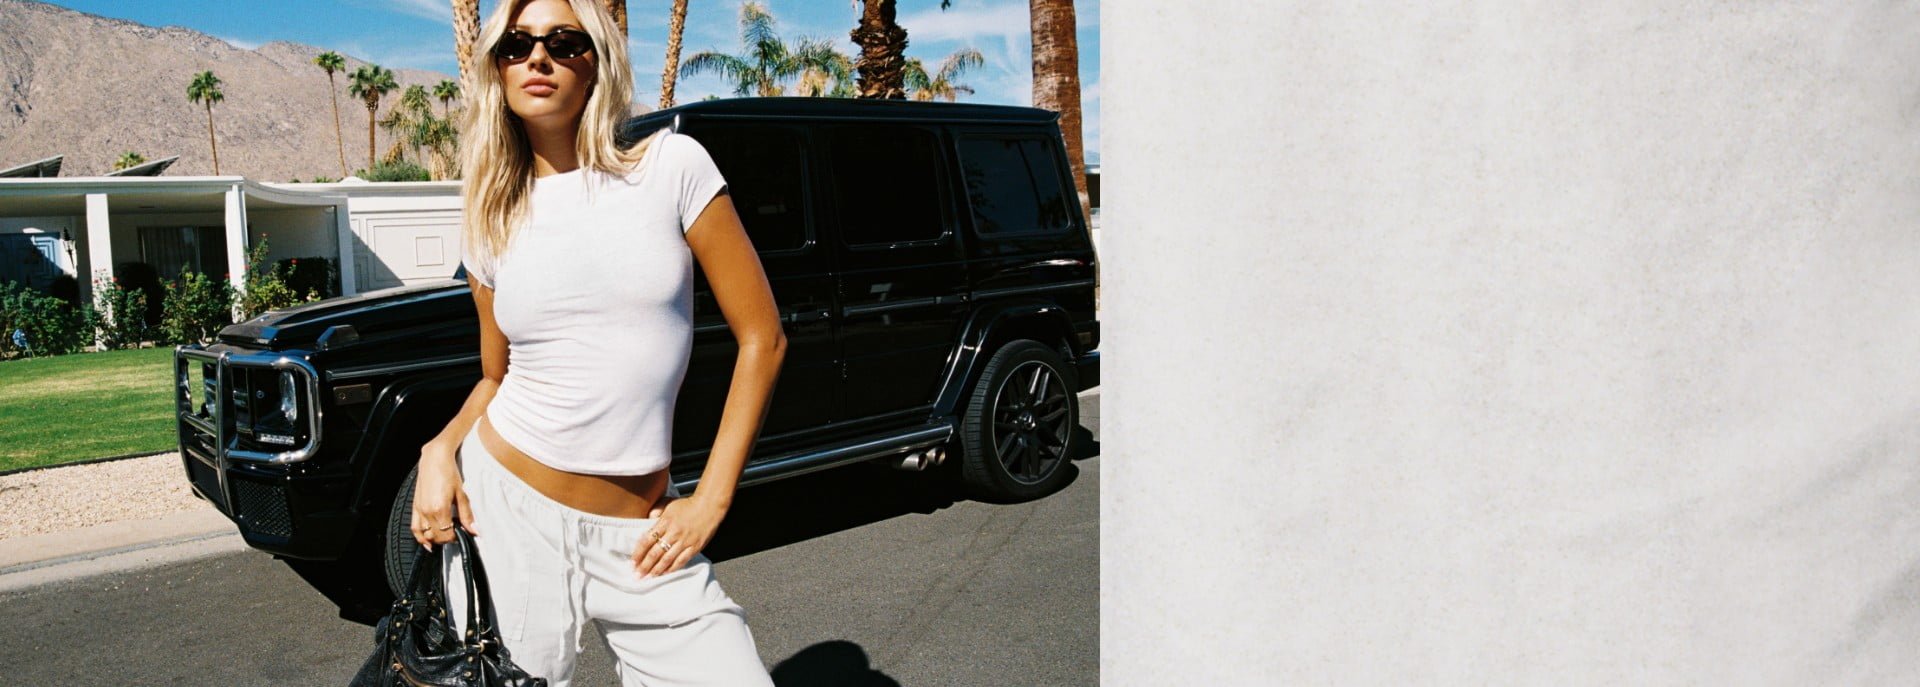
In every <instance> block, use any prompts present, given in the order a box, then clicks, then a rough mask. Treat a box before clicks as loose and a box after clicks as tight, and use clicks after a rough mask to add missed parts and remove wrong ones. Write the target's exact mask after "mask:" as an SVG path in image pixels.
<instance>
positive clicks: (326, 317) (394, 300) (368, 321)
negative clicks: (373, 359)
mask: <svg viewBox="0 0 1920 687" xmlns="http://www.w3.org/2000/svg"><path fill="white" fill-rule="evenodd" d="M470 298H471V295H470V293H469V289H468V287H467V283H466V282H465V281H464V280H454V279H446V280H434V281H431V282H427V283H424V284H413V285H408V286H396V287H393V288H388V289H379V290H375V291H366V292H362V293H358V294H355V295H352V296H340V297H336V298H327V299H323V300H318V301H314V302H312V303H303V304H301V305H296V306H293V307H291V308H284V309H280V310H269V311H267V312H264V313H261V314H260V315H259V316H257V317H254V318H253V319H250V320H247V321H245V322H240V323H237V324H231V325H228V326H227V327H225V328H223V329H221V330H220V340H221V341H222V342H224V343H229V344H235V345H240V346H248V347H255V348H267V349H271V350H276V351H282V350H287V349H290V348H309V347H312V346H313V345H314V343H315V342H316V341H317V340H318V339H319V338H320V335H321V334H322V333H324V332H325V331H327V329H328V328H330V327H333V326H334V325H341V324H350V325H353V329H354V332H355V333H356V334H358V341H363V342H364V341H367V340H370V339H386V338H390V337H394V336H405V335H408V334H411V333H415V332H421V331H425V330H428V329H433V328H437V327H440V326H444V325H445V324H446V323H448V322H451V321H453V320H457V319H460V318H470V317H473V316H474V313H473V305H472V301H471V300H470Z"/></svg>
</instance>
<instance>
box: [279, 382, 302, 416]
mask: <svg viewBox="0 0 1920 687" xmlns="http://www.w3.org/2000/svg"><path fill="white" fill-rule="evenodd" d="M293 394H294V385H293V373H292V372H291V371H287V370H281V371H280V414H281V415H282V416H284V417H286V418H287V426H288V427H292V426H294V421H295V420H298V419H300V403H299V401H298V400H297V399H296V398H295V397H294V395H293Z"/></svg>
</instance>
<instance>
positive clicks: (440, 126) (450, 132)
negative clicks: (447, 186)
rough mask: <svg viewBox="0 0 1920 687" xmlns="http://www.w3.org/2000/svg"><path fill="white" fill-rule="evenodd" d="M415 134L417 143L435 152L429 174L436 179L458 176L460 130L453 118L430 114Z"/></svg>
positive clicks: (428, 168)
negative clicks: (454, 123)
mask: <svg viewBox="0 0 1920 687" xmlns="http://www.w3.org/2000/svg"><path fill="white" fill-rule="evenodd" d="M415 136H416V138H415V139H414V143H415V145H422V146H426V147H427V150H430V151H432V152H433V158H432V159H431V160H430V162H431V164H430V165H429V166H428V167H427V173H428V175H429V176H431V177H433V178H435V179H452V178H458V175H457V173H458V172H459V170H460V165H459V160H460V130H459V129H458V128H456V127H455V126H454V125H453V120H451V119H447V118H445V117H431V116H430V117H429V118H428V119H427V121H426V122H425V123H424V124H422V125H421V126H420V128H419V129H418V130H417V131H416V134H415Z"/></svg>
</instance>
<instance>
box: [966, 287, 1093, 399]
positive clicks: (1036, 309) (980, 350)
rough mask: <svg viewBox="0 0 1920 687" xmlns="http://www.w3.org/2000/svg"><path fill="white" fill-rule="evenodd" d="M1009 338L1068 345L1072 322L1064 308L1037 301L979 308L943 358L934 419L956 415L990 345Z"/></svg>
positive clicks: (981, 366) (984, 361) (968, 318)
mask: <svg viewBox="0 0 1920 687" xmlns="http://www.w3.org/2000/svg"><path fill="white" fill-rule="evenodd" d="M1012 338H1028V339H1037V340H1040V341H1042V342H1043V343H1046V344H1047V345H1050V346H1071V345H1072V343H1071V342H1072V339H1073V320H1072V318H1071V317H1069V314H1068V312H1067V309H1066V308H1064V307H1061V306H1060V305H1059V304H1057V303H1053V302H1050V301H1046V300H1042V299H1039V298H1030V299H1017V300H1015V299H1010V300H1007V301H1005V302H1003V303H996V304H994V305H992V306H987V307H982V308H979V309H976V310H974V311H973V313H972V314H971V315H969V316H968V317H967V321H966V324H964V325H963V329H962V333H961V335H960V345H958V346H955V347H954V349H953V352H952V353H951V354H949V355H948V356H947V365H946V372H945V373H944V374H942V375H941V381H940V392H939V393H938V394H936V395H935V396H934V403H933V415H934V417H947V416H950V415H954V414H955V413H957V412H958V409H959V408H960V404H961V403H962V402H963V401H964V400H965V398H966V396H967V393H968V392H969V391H970V390H971V389H970V388H969V387H970V386H971V385H972V384H973V380H974V379H975V378H977V377H979V376H980V370H981V369H982V368H984V367H986V365H987V360H988V359H989V358H990V357H991V356H992V355H993V350H990V349H989V347H990V346H995V347H997V344H998V343H999V342H1001V341H1005V340H1008V339H1012Z"/></svg>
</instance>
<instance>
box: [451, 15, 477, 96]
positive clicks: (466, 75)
mask: <svg viewBox="0 0 1920 687" xmlns="http://www.w3.org/2000/svg"><path fill="white" fill-rule="evenodd" d="M452 1H453V55H454V57H455V58H456V59H458V60H459V61H460V88H462V89H464V90H466V91H467V92H472V91H473V81H472V79H473V43H474V42H475V41H478V40H480V0H452Z"/></svg>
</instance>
